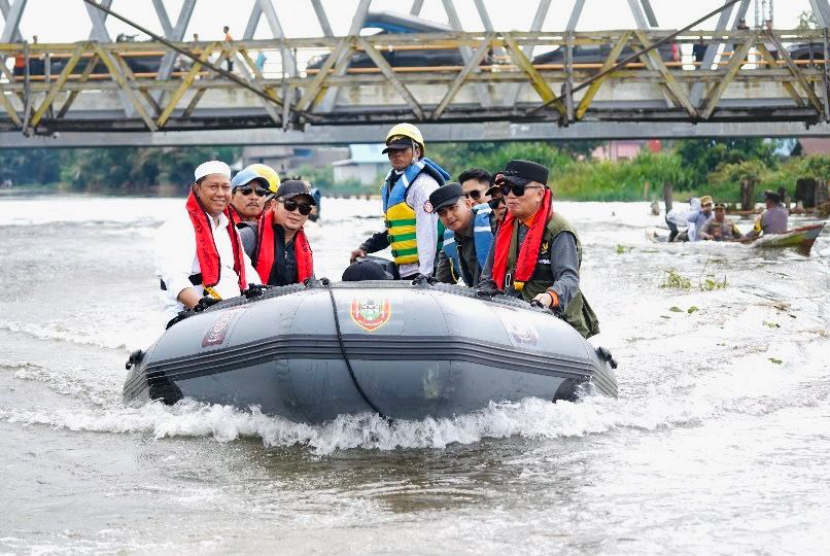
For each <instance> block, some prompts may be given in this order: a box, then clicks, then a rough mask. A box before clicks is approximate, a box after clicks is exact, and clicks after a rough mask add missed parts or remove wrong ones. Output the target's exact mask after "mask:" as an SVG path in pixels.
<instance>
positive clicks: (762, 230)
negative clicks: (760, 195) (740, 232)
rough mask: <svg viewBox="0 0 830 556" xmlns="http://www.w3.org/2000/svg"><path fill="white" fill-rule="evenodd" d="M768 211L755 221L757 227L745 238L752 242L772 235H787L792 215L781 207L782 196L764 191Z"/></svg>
mask: <svg viewBox="0 0 830 556" xmlns="http://www.w3.org/2000/svg"><path fill="white" fill-rule="evenodd" d="M764 203H765V204H766V207H767V208H766V210H764V212H762V213H761V216H759V217H758V218H757V219H756V220H755V227H754V228H753V229H752V230H751V231H750V232H749V233H747V234H746V236H744V238H745V239H747V240H749V241H752V240H755V239H758V238H759V237H761V236H766V235H770V234H785V233H787V228H788V227H789V224H790V213H789V211H788V210H787V209H785V208H784V207H782V206H781V196H780V195H779V194H778V193H776V192H775V191H770V190H767V191H764Z"/></svg>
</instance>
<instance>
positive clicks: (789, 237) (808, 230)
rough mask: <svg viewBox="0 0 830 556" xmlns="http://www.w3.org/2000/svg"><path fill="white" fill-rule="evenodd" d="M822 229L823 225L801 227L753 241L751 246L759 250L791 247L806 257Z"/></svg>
mask: <svg viewBox="0 0 830 556" xmlns="http://www.w3.org/2000/svg"><path fill="white" fill-rule="evenodd" d="M823 229H824V223H823V222H822V223H821V224H813V225H811V226H802V227H800V228H794V229H792V230H790V231H788V232H787V233H786V234H771V235H767V236H763V237H761V238H759V239H757V240H755V241H754V242H753V243H752V245H753V246H754V247H759V248H761V249H776V248H782V247H793V248H795V249H796V250H798V252H799V253H801V254H802V255H804V256H805V257H808V256H809V255H810V250H811V249H812V248H813V244H814V243H815V242H816V238H817V237H818V236H819V234H820V233H821V231H822V230H823Z"/></svg>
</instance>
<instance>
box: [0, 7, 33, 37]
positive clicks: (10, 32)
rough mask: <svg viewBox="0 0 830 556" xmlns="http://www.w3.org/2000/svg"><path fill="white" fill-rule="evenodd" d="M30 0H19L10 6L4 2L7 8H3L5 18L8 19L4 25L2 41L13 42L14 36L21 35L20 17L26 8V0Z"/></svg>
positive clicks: (0, 35)
mask: <svg viewBox="0 0 830 556" xmlns="http://www.w3.org/2000/svg"><path fill="white" fill-rule="evenodd" d="M27 1H28V0H17V1H16V2H15V3H14V4H12V5H11V6H9V5H8V4H6V3H5V2H3V3H4V4H6V5H5V7H6V8H7V9H5V10H3V18H4V19H5V20H6V23H5V25H4V26H3V33H2V34H0V43H4V44H5V43H8V42H12V38H13V37H19V36H21V35H20V18H21V17H23V10H25V9H26V2H27Z"/></svg>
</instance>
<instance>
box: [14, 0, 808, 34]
mask: <svg viewBox="0 0 830 556" xmlns="http://www.w3.org/2000/svg"><path fill="white" fill-rule="evenodd" d="M17 1H19V0H17ZM182 1H183V0H164V3H165V5H166V7H167V10H168V14H169V16H170V19H171V20H172V21H173V23H174V24H175V21H176V17H177V16H178V13H179V10H180V8H181V5H182ZM322 1H323V6H324V7H325V9H326V12H327V13H328V17H329V20H330V22H331V25H332V27H333V29H334V32H335V34H337V35H344V34H346V33H347V31H348V28H349V23H350V22H351V19H352V15H353V14H354V11H355V8H356V6H357V4H358V0H322ZM273 2H274V5H275V6H276V9H277V14H278V16H279V18H280V22H281V23H282V26H283V28H284V29H285V32H286V35H287V36H289V37H309V36H320V35H322V33H321V31H320V26H319V24H318V23H317V18H316V16H315V14H314V10H313V9H312V7H311V2H309V1H308V0H273ZM758 2H759V5H760V2H761V0H758ZM253 3H254V0H198V2H197V4H196V9H195V10H194V13H193V17H192V19H191V21H190V27H189V28H188V32H187V35H186V36H187V37H190V36H191V35H192V34H193V33H198V34H199V38H200V39H201V40H210V39H217V38H221V37H222V36H223V35H222V26H223V25H228V26H230V28H231V34H232V35H233V36H234V37H236V38H240V37H241V36H242V34H243V31H244V29H245V24H246V23H247V21H248V15H249V14H250V12H251V6H252V5H253ZM485 3H486V5H487V8H488V11H489V12H490V18H491V19H492V21H493V25H494V26H495V27H496V29H497V30H502V31H506V30H527V29H528V28H529V27H530V22H531V20H532V19H533V15H534V14H535V12H536V7H537V5H538V1H537V0H509V1H505V0H485ZM573 4H574V0H553V2H552V3H551V8H550V11H549V12H548V17H547V20H546V21H545V25H544V28H543V30H545V31H558V30H562V29H564V28H565V24H566V22H567V20H568V16H569V15H570V12H571V9H572V8H573ZM722 4H723V0H696V1H691V2H689V1H686V0H652V5H653V7H654V11H655V13H656V15H657V20H658V22H659V24H660V28H664V29H677V28H681V27H684V26H685V25H687V24H688V23H690V22H692V21H694V20H695V19H697V18H699V17H700V16H702V15H703V14H705V13H707V12H709V11H711V10H713V9H715V8H716V7H717V6H719V5H722ZM410 6H411V0H403V1H402V0H373V2H372V7H371V9H372V10H373V11H380V10H386V11H394V12H404V13H408V11H409V7H410ZM455 6H456V9H457V10H458V13H459V16H460V17H461V20H462V23H463V25H464V28H465V29H467V30H471V31H475V30H481V29H482V28H483V26H482V23H481V20H480V18H479V16H478V13H477V12H476V9H475V5H474V3H473V0H455ZM774 6H775V9H774V19H775V26H776V27H777V28H780V29H792V28H794V27H795V25H796V23H797V21H798V14H799V13H801V12H802V11H804V10H809V9H810V3H809V0H786V1H784V0H779V1H778V2H775V3H774ZM112 9H113V10H114V11H116V12H118V13H122V14H123V15H125V16H127V17H129V18H133V19H134V20H135V21H137V22H138V23H140V24H142V25H144V26H146V27H148V28H149V29H151V30H153V31H155V32H158V33H161V24H160V23H159V20H158V17H157V16H156V13H155V11H154V10H153V5H152V2H151V0H114V1H113V5H112ZM754 13H755V8H754V3H753V5H750V9H749V12H748V14H747V16H748V17H747V22H748V23H749V24H750V25H752V24H753V23H754ZM421 17H423V18H426V19H430V20H434V21H439V22H442V23H446V22H447V16H446V12H445V11H444V8H443V2H442V1H441V0H425V1H424V7H423V11H422V12H421ZM714 26H715V18H713V19H712V20H711V21H710V22H708V23H707V24H704V25H702V26H701V28H708V29H711V28H714ZM633 27H634V19H633V17H632V16H631V11H630V8H629V5H628V0H587V1H586V3H585V9H584V10H583V12H582V18H581V19H580V22H579V26H578V28H577V29H578V30H581V31H585V30H598V29H622V28H633ZM20 28H21V32H22V33H23V36H24V37H25V38H26V39H27V40H31V37H32V35H38V36H39V38H40V41H41V42H73V41H77V40H82V39H85V38H86V37H88V36H89V32H90V29H91V23H90V21H89V17H88V15H87V13H86V8H85V6H84V2H83V1H82V0H29V2H28V5H27V7H26V11H25V13H24V15H23V19H22V21H21V23H20ZM107 29H108V30H109V32H110V36H111V37H115V36H116V35H117V34H118V33H121V32H124V33H128V34H133V33H135V31H134V30H132V28H130V27H129V26H127V25H126V24H123V23H121V22H120V21H116V20H110V21H108V22H107ZM269 36H270V33H269V30H268V26H267V24H266V22H265V18H264V17H263V18H262V19H261V21H260V25H259V28H258V30H257V34H256V37H255V38H268V37H269Z"/></svg>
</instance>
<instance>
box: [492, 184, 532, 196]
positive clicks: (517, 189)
mask: <svg viewBox="0 0 830 556" xmlns="http://www.w3.org/2000/svg"><path fill="white" fill-rule="evenodd" d="M499 187H500V188H501V193H502V195H504V196H505V197H507V196H508V195H509V194H510V192H511V191H512V192H513V195H515V196H516V197H521V196H522V195H524V194H525V191H526V190H528V189H541V187H540V186H538V185H527V184H524V183H523V184H521V185H518V184H515V183H510V182H506V181H502V182H501V183H500V184H499Z"/></svg>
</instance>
